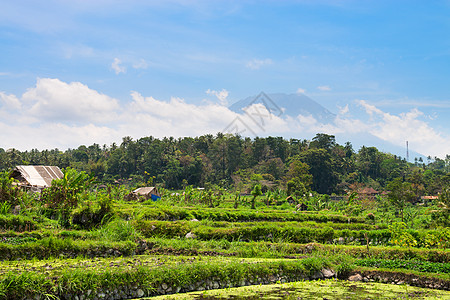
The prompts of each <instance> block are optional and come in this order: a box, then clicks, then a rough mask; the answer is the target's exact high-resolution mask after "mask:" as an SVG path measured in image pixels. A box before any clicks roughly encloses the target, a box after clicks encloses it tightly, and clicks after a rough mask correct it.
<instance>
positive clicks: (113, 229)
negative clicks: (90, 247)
mask: <svg viewBox="0 0 450 300" xmlns="http://www.w3.org/2000/svg"><path fill="white" fill-rule="evenodd" d="M97 235H98V236H99V237H100V238H101V239H104V240H107V241H112V242H119V241H137V240H140V239H142V237H141V234H140V233H139V232H138V231H137V230H136V228H135V227H134V226H133V224H132V223H131V222H130V221H125V220H122V219H115V220H113V221H111V222H109V223H107V224H106V225H104V226H102V227H101V228H100V229H98V231H97Z"/></svg>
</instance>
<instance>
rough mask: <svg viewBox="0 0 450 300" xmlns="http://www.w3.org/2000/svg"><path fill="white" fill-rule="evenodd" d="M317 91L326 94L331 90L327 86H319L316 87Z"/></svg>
mask: <svg viewBox="0 0 450 300" xmlns="http://www.w3.org/2000/svg"><path fill="white" fill-rule="evenodd" d="M317 89H318V90H320V91H324V92H328V91H331V88H330V87H329V86H328V85H321V86H318V87H317Z"/></svg>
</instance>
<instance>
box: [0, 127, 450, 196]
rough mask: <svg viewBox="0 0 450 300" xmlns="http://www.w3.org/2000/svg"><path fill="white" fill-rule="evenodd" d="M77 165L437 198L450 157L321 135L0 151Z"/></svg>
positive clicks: (187, 178) (109, 172) (188, 178)
mask: <svg viewBox="0 0 450 300" xmlns="http://www.w3.org/2000/svg"><path fill="white" fill-rule="evenodd" d="M28 164H29V165H56V166H59V167H60V168H68V167H71V168H75V169H77V170H79V171H86V172H87V173H89V174H92V175H94V176H95V177H96V178H97V179H98V180H100V181H102V182H105V183H112V182H117V181H119V182H120V181H121V180H122V181H124V180H127V181H128V182H134V183H138V182H141V183H147V184H152V185H159V186H163V187H165V188H169V189H181V188H184V187H185V186H188V185H192V186H196V187H205V186H210V185H217V186H220V187H225V188H234V189H236V190H240V191H245V190H247V192H250V191H251V190H252V189H253V188H254V184H253V185H252V183H254V182H259V183H262V184H263V185H265V186H266V188H274V187H275V188H282V189H288V188H290V189H293V191H294V192H295V191H297V192H298V191H302V193H303V192H306V191H315V192H318V193H321V194H332V193H335V194H344V193H348V192H349V191H351V190H356V189H358V188H361V187H372V188H374V189H376V190H386V189H387V188H388V187H389V184H390V185H391V186H392V185H393V182H395V181H396V180H397V181H398V180H401V181H402V182H407V183H408V184H410V185H411V190H412V191H413V192H414V195H415V196H422V195H435V194H437V193H439V192H440V191H441V190H442V188H443V187H444V186H448V185H449V184H450V155H447V156H446V158H445V159H440V158H437V157H435V158H431V157H428V158H427V159H426V161H424V160H423V159H422V158H415V159H414V162H413V163H412V162H407V161H406V159H405V158H401V157H399V156H396V155H393V154H390V153H383V152H381V151H379V150H378V149H377V148H376V147H366V146H363V147H361V148H360V149H359V150H357V151H355V150H354V149H353V147H352V144H351V143H350V142H347V143H345V144H344V145H340V144H338V143H337V142H336V140H335V136H333V135H328V134H323V133H319V134H317V135H316V136H315V137H314V138H313V139H312V140H300V139H289V140H287V139H284V138H282V137H271V136H269V137H265V138H263V137H256V138H254V139H251V138H248V137H241V136H239V135H231V134H222V133H218V134H217V135H215V136H214V135H210V134H208V135H202V136H199V137H184V138H178V139H175V138H173V137H168V138H163V139H158V138H154V137H152V136H149V137H143V138H140V139H137V140H133V139H132V138H131V137H124V138H123V140H122V143H121V144H120V145H117V144H115V143H113V144H111V145H110V146H107V145H103V146H100V145H98V144H93V145H90V146H84V145H82V146H79V147H78V148H77V149H68V150H66V151H60V150H58V149H53V150H43V151H39V150H36V149H34V150H31V151H23V152H21V151H18V150H16V149H8V150H4V149H1V148H0V170H10V169H12V168H13V167H15V166H16V165H28Z"/></svg>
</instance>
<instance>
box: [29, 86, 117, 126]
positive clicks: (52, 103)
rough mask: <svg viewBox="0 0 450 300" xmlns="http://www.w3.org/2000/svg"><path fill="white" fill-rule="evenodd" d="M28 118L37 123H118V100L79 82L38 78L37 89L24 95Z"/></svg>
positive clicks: (31, 89)
mask: <svg viewBox="0 0 450 300" xmlns="http://www.w3.org/2000/svg"><path fill="white" fill-rule="evenodd" d="M22 101H23V104H24V106H25V107H26V113H27V115H28V116H30V117H33V118H35V120H36V122H42V121H44V120H48V121H64V122H96V123H105V122H111V121H113V120H115V114H116V110H117V109H118V108H119V104H118V101H117V100H116V99H113V98H111V97H109V96H106V95H104V94H100V93H99V92H97V91H95V90H92V89H90V88H89V87H88V86H86V85H84V84H82V83H80V82H71V83H65V82H62V81H60V80H58V79H49V78H43V79H38V80H37V83H36V86H35V87H33V88H30V89H28V90H27V91H26V92H25V93H24V94H23V95H22Z"/></svg>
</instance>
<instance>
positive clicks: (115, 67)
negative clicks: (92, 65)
mask: <svg viewBox="0 0 450 300" xmlns="http://www.w3.org/2000/svg"><path fill="white" fill-rule="evenodd" d="M121 63H122V61H121V60H120V59H118V58H117V57H116V58H114V61H113V62H112V64H111V69H113V70H114V72H116V74H117V75H119V74H120V73H125V72H126V71H127V69H126V68H125V67H124V66H121V65H120V64H121Z"/></svg>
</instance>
